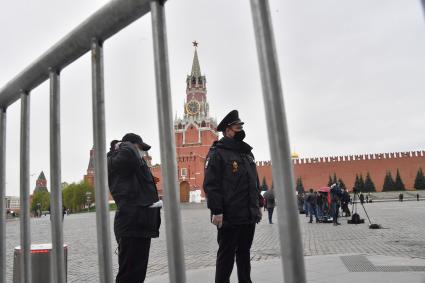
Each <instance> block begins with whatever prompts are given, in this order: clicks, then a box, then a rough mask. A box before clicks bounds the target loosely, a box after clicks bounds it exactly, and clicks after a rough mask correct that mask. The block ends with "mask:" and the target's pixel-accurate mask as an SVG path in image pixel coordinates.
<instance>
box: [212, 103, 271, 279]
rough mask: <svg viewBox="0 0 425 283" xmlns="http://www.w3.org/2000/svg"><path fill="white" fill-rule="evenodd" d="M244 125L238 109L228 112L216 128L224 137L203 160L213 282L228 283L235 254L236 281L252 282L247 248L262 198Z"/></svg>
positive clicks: (250, 242) (250, 243)
mask: <svg viewBox="0 0 425 283" xmlns="http://www.w3.org/2000/svg"><path fill="white" fill-rule="evenodd" d="M243 124H244V123H243V122H242V121H241V120H240V119H239V114H238V111H237V110H233V111H231V112H230V113H229V114H227V116H226V117H224V119H223V120H222V121H221V122H220V124H219V125H218V127H217V130H218V131H221V132H223V135H224V137H223V138H222V139H220V140H219V141H216V142H214V143H213V145H212V146H211V148H210V151H209V153H208V156H207V160H206V162H205V178H204V191H205V193H206V196H207V202H208V208H209V209H210V210H211V214H212V219H211V222H212V223H213V224H214V225H216V226H217V229H218V235H217V242H218V252H217V263H216V274H215V282H216V283H227V282H229V278H230V275H231V273H232V270H233V265H234V259H235V256H236V265H237V269H238V279H239V282H241V283H248V282H252V281H251V263H250V249H251V245H252V240H253V238H254V232H255V224H256V223H258V222H259V221H260V220H261V217H262V212H261V208H260V207H262V204H263V199H262V196H261V194H260V186H259V181H258V176H257V168H256V164H255V160H254V155H253V154H252V152H251V150H252V147H251V146H250V145H248V144H247V143H245V142H243V139H244V138H245V132H244V130H243V127H242V125H243Z"/></svg>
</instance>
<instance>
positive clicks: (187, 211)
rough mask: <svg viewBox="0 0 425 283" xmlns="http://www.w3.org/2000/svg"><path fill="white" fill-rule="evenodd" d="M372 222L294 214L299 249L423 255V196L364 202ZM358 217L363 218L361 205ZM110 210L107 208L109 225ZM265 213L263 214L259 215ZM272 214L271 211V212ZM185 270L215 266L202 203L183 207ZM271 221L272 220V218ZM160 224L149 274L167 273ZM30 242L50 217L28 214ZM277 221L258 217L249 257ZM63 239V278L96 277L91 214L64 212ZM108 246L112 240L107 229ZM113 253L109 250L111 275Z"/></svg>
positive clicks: (273, 244) (12, 237)
mask: <svg viewBox="0 0 425 283" xmlns="http://www.w3.org/2000/svg"><path fill="white" fill-rule="evenodd" d="M365 205H366V208H367V211H368V213H369V216H370V217H371V218H372V222H374V223H379V224H381V225H382V226H383V227H385V228H386V229H379V230H373V229H368V222H367V219H365V220H366V223H365V224H359V225H349V224H347V222H346V218H342V219H341V222H342V223H343V224H342V225H341V226H333V225H332V224H316V223H312V224H310V223H307V222H308V220H307V218H306V217H305V216H304V215H300V216H299V220H300V223H301V229H302V241H303V244H304V254H305V255H306V256H310V255H326V254H350V253H357V254H358V253H360V254H370V255H389V256H402V257H420V258H425V201H420V202H387V203H372V204H365ZM358 209H359V213H360V215H361V217H362V218H366V216H365V214H364V212H363V210H362V208H361V207H359V208H358ZM113 216H114V212H111V227H112V226H113ZM264 216H266V214H264ZM274 218H275V216H274ZM182 220H183V225H182V226H183V237H184V245H185V259H186V269H199V268H204V267H208V266H214V265H215V256H216V252H217V242H216V228H215V227H214V226H213V225H211V224H210V223H209V211H208V210H207V209H206V208H205V207H204V206H203V205H193V206H190V205H185V206H183V207H182ZM275 222H277V220H276V219H275ZM6 228H7V239H6V245H7V250H8V254H7V258H8V271H7V278H8V281H10V282H11V281H12V263H13V248H14V247H15V246H17V245H19V222H18V221H14V220H12V221H9V222H8V223H7V227H6ZM164 228H165V227H164V225H162V227H161V235H160V238H159V239H154V240H153V241H152V247H151V254H150V262H149V270H148V277H149V276H154V275H160V274H164V273H167V272H168V267H167V252H166V243H165V230H164ZM31 232H32V233H31V234H32V242H33V243H47V242H51V232H50V221H49V217H48V216H47V217H42V218H37V219H31ZM278 237H279V235H278V231H277V224H273V225H270V224H268V223H267V222H266V221H262V222H261V223H260V224H259V225H258V226H257V229H256V234H255V239H254V243H253V247H252V260H253V261H263V260H267V259H273V258H278V257H279V254H280V252H279V243H278ZM64 238H65V239H64V240H65V243H67V244H68V245H69V255H68V282H98V268H97V260H98V259H97V251H96V249H97V242H96V220H95V214H94V213H88V214H74V215H69V216H65V222H64ZM111 239H112V248H113V250H114V251H115V249H116V242H115V238H114V235H113V232H112V230H111ZM117 260H118V259H117V255H116V254H113V264H114V274H116V272H117Z"/></svg>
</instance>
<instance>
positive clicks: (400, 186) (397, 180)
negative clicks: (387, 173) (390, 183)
mask: <svg viewBox="0 0 425 283" xmlns="http://www.w3.org/2000/svg"><path fill="white" fill-rule="evenodd" d="M394 185H395V189H396V190H397V191H404V190H406V188H405V187H404V183H403V181H402V180H401V176H400V171H399V170H398V169H397V175H396V177H395V184H394Z"/></svg>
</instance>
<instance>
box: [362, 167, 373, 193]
mask: <svg viewBox="0 0 425 283" xmlns="http://www.w3.org/2000/svg"><path fill="white" fill-rule="evenodd" d="M364 190H365V192H376V189H375V184H374V183H373V181H372V178H371V177H370V174H369V172H367V174H366V179H365V181H364Z"/></svg>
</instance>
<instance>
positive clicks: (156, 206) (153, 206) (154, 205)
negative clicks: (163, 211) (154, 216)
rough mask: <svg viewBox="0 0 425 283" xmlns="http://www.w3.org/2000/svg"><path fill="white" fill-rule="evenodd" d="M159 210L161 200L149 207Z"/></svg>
mask: <svg viewBox="0 0 425 283" xmlns="http://www.w3.org/2000/svg"><path fill="white" fill-rule="evenodd" d="M158 207H159V208H161V207H162V200H159V201H157V202H155V203H154V204H152V205H151V206H149V208H158Z"/></svg>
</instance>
